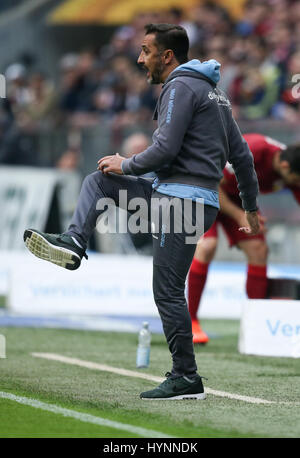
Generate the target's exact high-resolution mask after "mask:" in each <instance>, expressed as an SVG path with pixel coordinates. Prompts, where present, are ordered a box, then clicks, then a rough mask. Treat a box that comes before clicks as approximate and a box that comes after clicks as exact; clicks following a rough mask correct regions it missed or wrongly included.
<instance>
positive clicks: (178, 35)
mask: <svg viewBox="0 0 300 458" xmlns="http://www.w3.org/2000/svg"><path fill="white" fill-rule="evenodd" d="M145 30H146V35H150V34H153V35H155V41H156V43H157V47H158V48H159V49H161V50H165V49H172V51H173V53H174V56H175V58H176V60H177V61H178V62H179V63H180V64H184V63H185V62H187V61H188V51H189V39H188V36H187V33H186V30H185V29H184V28H183V27H181V26H180V25H174V24H147V25H145Z"/></svg>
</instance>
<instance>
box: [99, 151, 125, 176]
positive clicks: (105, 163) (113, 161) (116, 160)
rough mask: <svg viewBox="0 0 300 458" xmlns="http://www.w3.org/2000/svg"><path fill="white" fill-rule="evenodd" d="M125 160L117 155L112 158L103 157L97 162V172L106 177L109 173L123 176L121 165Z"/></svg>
mask: <svg viewBox="0 0 300 458" xmlns="http://www.w3.org/2000/svg"><path fill="white" fill-rule="evenodd" d="M124 160H125V157H121V156H120V155H119V154H118V153H117V154H114V155H113V156H105V157H102V158H101V159H99V161H98V167H97V168H98V170H101V172H102V173H104V174H105V175H108V174H109V173H110V172H111V173H117V174H118V175H123V172H122V168H121V164H122V162H123V161H124Z"/></svg>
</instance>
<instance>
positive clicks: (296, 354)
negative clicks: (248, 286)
mask: <svg viewBox="0 0 300 458" xmlns="http://www.w3.org/2000/svg"><path fill="white" fill-rule="evenodd" d="M239 351H240V353H243V354H247V355H260V356H285V357H291V358H300V301H295V300H293V301H291V300H254V299H252V300H247V301H246V302H245V303H244V305H243V311H242V317H241V321H240V335H239Z"/></svg>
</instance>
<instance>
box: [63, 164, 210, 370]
mask: <svg viewBox="0 0 300 458" xmlns="http://www.w3.org/2000/svg"><path fill="white" fill-rule="evenodd" d="M120 190H127V196H128V202H129V201H130V199H132V198H136V197H139V198H143V199H145V201H146V202H147V205H148V221H149V222H151V219H152V233H153V234H152V235H153V294H154V300H155V303H156V305H157V308H158V311H159V314H160V317H161V320H162V324H163V329H164V333H165V336H166V339H167V342H168V346H169V350H170V352H171V355H172V360H173V367H172V370H171V373H172V375H173V376H182V375H187V376H193V375H195V374H196V372H197V366H196V361H195V355H194V347H193V339H192V327H191V319H190V315H189V312H188V308H187V303H186V298H185V281H186V276H187V274H188V271H189V268H190V265H191V262H192V259H193V256H194V252H195V247H196V241H195V242H194V243H186V237H187V235H188V236H190V235H191V233H190V230H189V229H187V231H188V232H186V228H187V227H190V226H191V224H193V225H195V222H196V207H197V206H199V205H201V206H202V214H203V217H204V218H203V219H204V221H203V231H202V232H205V231H207V230H208V229H209V227H210V226H211V225H212V223H213V222H214V220H215V218H216V216H217V212H218V210H217V209H216V208H214V207H212V206H209V205H203V204H196V202H192V203H191V201H189V204H190V206H189V210H188V211H185V212H182V221H183V220H185V223H186V222H187V224H182V225H183V231H181V232H177V230H176V224H177V223H178V216H177V223H176V222H175V223H174V221H172V217H171V218H170V225H169V230H166V225H165V224H164V223H162V221H163V216H162V212H163V210H162V209H163V208H166V207H168V205H167V204H168V201H169V200H170V199H173V198H172V197H169V196H166V195H163V194H160V193H158V192H156V191H154V190H153V189H152V181H151V180H149V179H145V178H140V177H133V176H124V175H115V174H111V175H109V176H106V175H103V174H102V172H100V171H97V172H94V173H92V174H90V175H88V176H87V177H86V178H85V179H84V181H83V184H82V188H81V192H80V195H79V200H78V204H77V208H76V210H75V213H74V215H73V218H72V220H71V223H70V226H69V228H68V230H67V231H66V234H68V235H72V236H73V237H75V238H76V239H77V240H78V241H79V242H80V243H81V245H82V246H83V247H84V248H86V246H87V242H88V240H89V237H90V236H91V234H92V232H93V230H94V228H95V226H96V223H97V219H98V217H99V216H100V215H101V213H103V211H104V210H97V202H98V201H99V199H101V198H110V199H112V200H113V201H114V203H115V205H117V206H121V207H122V202H119V191H120ZM177 202H180V205H181V206H182V208H183V204H184V199H177ZM98 208H99V205H98ZM126 210H128V209H127V208H126ZM166 211H167V212H168V211H169V213H170V215H171V216H172V214H173V213H174V209H173V207H172V206H171V207H170V208H169V210H168V209H167V210H166ZM129 213H133V211H129ZM153 217H154V218H155V220H156V221H158V224H156V223H155V229H154V227H153ZM156 218H158V219H156ZM179 218H181V217H180V216H179ZM173 219H174V220H176V218H173ZM149 227H150V224H149ZM153 229H154V230H153Z"/></svg>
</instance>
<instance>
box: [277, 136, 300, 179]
mask: <svg viewBox="0 0 300 458" xmlns="http://www.w3.org/2000/svg"><path fill="white" fill-rule="evenodd" d="M280 160H281V161H287V162H288V163H289V165H290V169H291V172H294V173H299V174H300V143H296V144H295V145H290V146H288V147H287V149H285V150H283V151H282V153H281V154H280Z"/></svg>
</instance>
